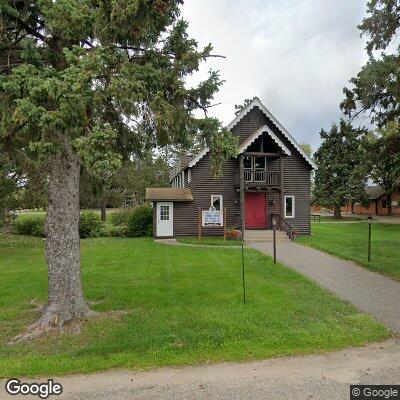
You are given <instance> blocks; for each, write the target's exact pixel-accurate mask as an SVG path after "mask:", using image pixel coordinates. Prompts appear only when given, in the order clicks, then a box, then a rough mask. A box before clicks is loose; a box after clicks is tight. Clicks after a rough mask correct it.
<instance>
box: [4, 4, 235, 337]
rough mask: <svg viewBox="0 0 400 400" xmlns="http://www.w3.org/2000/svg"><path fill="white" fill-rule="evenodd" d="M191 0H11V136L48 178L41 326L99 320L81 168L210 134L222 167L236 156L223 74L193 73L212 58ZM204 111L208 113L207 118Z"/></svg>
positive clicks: (113, 165)
mask: <svg viewBox="0 0 400 400" xmlns="http://www.w3.org/2000/svg"><path fill="white" fill-rule="evenodd" d="M181 3H182V1H181V0H118V1H104V0H59V1H52V0H42V1H27V0H3V1H1V2H0V141H1V144H2V145H3V146H4V148H7V149H8V151H9V154H14V153H13V150H14V151H16V152H18V153H19V154H21V153H23V155H24V157H26V158H28V159H32V160H35V162H37V163H41V165H42V166H43V170H44V171H45V174H46V175H47V177H48V200H49V206H48V213H47V219H46V237H47V247H46V260H47V266H48V303H47V305H46V306H45V307H44V308H43V312H42V316H41V318H40V320H39V321H38V322H37V323H36V324H34V325H33V326H32V327H31V328H30V329H29V331H30V332H31V334H32V335H34V334H35V332H37V333H38V334H39V333H40V332H42V331H44V330H47V329H53V328H59V327H62V326H63V325H65V324H68V323H73V322H79V321H80V320H82V319H85V318H87V317H90V316H92V315H93V312H92V311H91V310H90V308H89V306H88V303H87V301H86V299H85V297H84V294H83V291H82V285H81V270H80V242H79V232H78V226H79V216H80V213H79V177H80V170H81V165H82V164H83V165H84V166H85V168H87V170H88V171H90V172H91V173H98V174H99V175H101V174H102V173H103V172H104V171H115V170H117V169H118V168H119V167H120V166H121V164H122V161H123V159H124V158H128V157H129V156H130V155H131V154H134V155H136V156H138V157H142V156H146V154H148V153H149V152H150V151H151V150H152V149H154V148H155V147H157V146H166V145H169V144H171V145H174V144H181V145H185V144H187V143H189V142H190V138H191V137H193V136H197V137H201V138H202V140H203V142H204V143H205V144H206V145H208V146H209V147H210V148H211V155H212V160H213V162H212V166H213V171H214V173H215V174H218V173H219V172H220V166H221V163H222V161H223V160H224V159H225V158H226V157H228V156H231V155H234V154H235V153H236V142H235V140H234V139H233V137H232V135H230V133H229V132H227V131H226V130H224V129H222V126H221V123H220V122H219V121H218V120H216V119H213V118H209V117H207V110H208V109H209V107H211V106H212V99H213V96H214V94H215V93H216V92H217V91H218V89H219V87H220V85H221V83H222V82H221V80H220V78H219V75H218V73H217V72H215V71H211V72H210V75H209V77H208V78H207V79H206V80H205V81H203V82H201V83H200V84H199V85H198V86H196V87H187V86H186V84H185V78H186V77H187V76H188V75H191V74H193V73H195V72H196V71H198V69H199V65H200V63H201V62H202V61H204V60H206V59H207V58H209V57H212V56H213V55H212V47H211V45H208V46H206V47H205V48H204V49H198V48H197V42H196V41H195V40H194V39H192V38H190V37H189V36H188V34H187V27H188V24H187V23H186V22H185V21H184V20H182V19H180V17H179V14H180V6H181ZM196 110H203V111H204V114H205V116H204V118H196V117H195V116H194V112H195V111H196Z"/></svg>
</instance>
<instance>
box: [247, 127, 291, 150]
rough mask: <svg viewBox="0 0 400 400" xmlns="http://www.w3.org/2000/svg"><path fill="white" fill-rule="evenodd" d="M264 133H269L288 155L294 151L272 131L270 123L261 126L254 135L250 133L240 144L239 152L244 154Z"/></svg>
mask: <svg viewBox="0 0 400 400" xmlns="http://www.w3.org/2000/svg"><path fill="white" fill-rule="evenodd" d="M263 133H267V134H268V135H269V136H270V137H271V139H272V140H273V141H274V142H275V143H276V144H277V145H278V146H279V147H280V148H281V150H282V151H283V152H284V153H285V154H286V155H287V156H291V155H292V152H291V151H290V150H289V149H288V148H287V147H286V146H285V145H284V144H283V143H282V141H281V140H280V139H279V138H278V136H276V135H275V133H274V132H272V130H271V128H270V127H269V126H268V125H264V126H262V127H261V128H259V129H257V130H256V131H255V132H254V133H253V134H252V135H250V136H249V137H248V138H247V139H246V140H245V141H244V142H243V143H242V144H241V145H240V146H239V154H242V153H244V152H245V151H246V149H247V148H248V147H249V146H250V145H251V144H252V143H254V141H255V140H257V138H259V137H260V136H261V135H262V134H263Z"/></svg>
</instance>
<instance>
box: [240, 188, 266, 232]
mask: <svg viewBox="0 0 400 400" xmlns="http://www.w3.org/2000/svg"><path fill="white" fill-rule="evenodd" d="M244 205H245V227H246V229H265V228H266V226H267V224H266V201H265V193H252V192H248V193H245V203H244Z"/></svg>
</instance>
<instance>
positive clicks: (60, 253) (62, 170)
mask: <svg viewBox="0 0 400 400" xmlns="http://www.w3.org/2000/svg"><path fill="white" fill-rule="evenodd" d="M79 173H80V164H79V160H78V159H77V158H76V156H75V155H73V154H72V152H68V151H66V152H64V153H63V154H60V155H59V156H56V157H54V158H53V159H52V162H51V169H50V174H49V193H48V195H49V207H48V212H47V218H46V237H47V247H46V260H47V266H48V303H47V305H46V306H45V307H44V308H43V311H42V317H41V319H40V320H39V321H38V323H37V325H41V326H59V327H61V326H63V325H65V324H68V323H70V322H74V321H79V320H81V319H84V318H86V317H88V316H90V315H91V314H92V312H91V311H90V309H89V306H88V305H87V303H86V301H85V298H84V295H83V291H82V284H81V267H80V241H79V215H80V210H79Z"/></svg>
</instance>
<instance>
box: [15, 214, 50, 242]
mask: <svg viewBox="0 0 400 400" xmlns="http://www.w3.org/2000/svg"><path fill="white" fill-rule="evenodd" d="M45 219H46V216H45V215H23V216H22V215H20V216H18V217H17V218H16V219H15V221H14V224H13V226H14V229H15V230H16V232H17V233H18V234H20V235H29V236H40V237H45V236H46V235H45V232H44V221H45Z"/></svg>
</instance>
